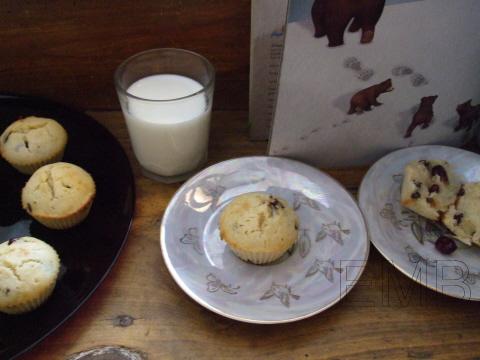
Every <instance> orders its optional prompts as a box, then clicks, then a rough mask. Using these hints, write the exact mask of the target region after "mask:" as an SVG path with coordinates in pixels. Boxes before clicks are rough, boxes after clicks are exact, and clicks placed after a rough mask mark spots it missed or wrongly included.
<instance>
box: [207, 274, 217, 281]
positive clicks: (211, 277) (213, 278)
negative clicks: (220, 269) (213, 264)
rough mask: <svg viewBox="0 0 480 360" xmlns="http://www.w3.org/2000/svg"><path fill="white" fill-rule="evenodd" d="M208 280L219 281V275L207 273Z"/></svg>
mask: <svg viewBox="0 0 480 360" xmlns="http://www.w3.org/2000/svg"><path fill="white" fill-rule="evenodd" d="M207 280H208V281H217V277H216V276H215V275H213V274H212V273H209V274H208V275H207Z"/></svg>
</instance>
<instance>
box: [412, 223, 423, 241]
mask: <svg viewBox="0 0 480 360" xmlns="http://www.w3.org/2000/svg"><path fill="white" fill-rule="evenodd" d="M410 227H411V229H412V233H413V235H414V236H415V238H416V239H417V240H418V242H419V243H420V244H422V245H423V243H424V241H423V228H422V227H421V226H420V225H419V224H418V223H417V222H416V221H414V222H412V224H411V225H410Z"/></svg>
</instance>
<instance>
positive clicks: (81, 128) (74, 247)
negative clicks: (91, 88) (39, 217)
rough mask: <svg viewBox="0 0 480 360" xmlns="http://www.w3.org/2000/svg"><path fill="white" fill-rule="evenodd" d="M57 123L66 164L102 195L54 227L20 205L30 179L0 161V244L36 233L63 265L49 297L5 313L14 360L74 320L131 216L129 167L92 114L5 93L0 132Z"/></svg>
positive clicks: (4, 349) (0, 325) (2, 320)
mask: <svg viewBox="0 0 480 360" xmlns="http://www.w3.org/2000/svg"><path fill="white" fill-rule="evenodd" d="M29 115H36V116H44V117H49V118H53V119H56V120H57V121H58V122H59V123H61V124H62V125H63V126H64V127H65V129H66V130H67V132H68V136H69V139H68V144H67V148H66V151H65V156H64V158H63V161H66V162H71V163H74V164H76V165H79V166H81V167H82V168H84V169H85V170H87V171H88V172H89V173H90V174H91V175H92V176H93V179H94V180H95V184H96V186H97V195H96V198H95V200H94V202H93V206H92V209H91V211H90V214H89V216H88V217H87V219H86V220H85V221H84V222H83V223H81V224H80V225H78V226H76V227H74V228H72V229H69V230H63V231H60V230H49V229H47V228H46V227H44V226H42V225H41V224H39V223H38V222H36V221H34V220H32V219H31V218H30V217H29V216H28V215H27V214H26V213H25V212H24V211H23V210H22V209H21V205H20V192H21V189H22V187H23V185H24V184H25V182H26V181H27V180H28V176H25V175H22V174H20V173H19V172H18V171H16V170H15V169H14V168H12V167H11V166H10V165H9V164H8V163H7V162H5V161H4V160H3V159H0V189H1V190H0V194H1V195H0V242H3V241H6V240H8V239H10V238H13V237H18V236H23V235H31V236H34V237H37V238H39V239H42V240H44V241H45V242H47V243H49V244H50V245H52V246H53V247H54V248H55V249H56V250H57V252H58V254H59V256H60V260H61V263H62V267H61V271H60V276H59V281H58V283H57V286H56V288H55V290H54V292H53V294H52V296H51V297H50V298H49V299H48V300H47V302H45V304H44V305H42V306H41V307H40V308H38V309H37V310H34V311H33V312H30V313H28V314H24V315H16V316H11V315H4V314H1V313H0V358H1V359H8V358H12V357H15V356H17V355H19V354H21V353H22V352H24V351H26V350H28V349H30V348H31V347H32V346H34V345H35V344H37V343H38V342H39V341H40V340H42V339H43V338H45V337H46V336H47V335H48V334H50V333H51V332H52V331H53V330H55V329H56V328H57V327H58V326H59V325H60V324H62V323H63V322H64V321H65V320H67V319H68V318H69V317H70V316H72V315H73V314H74V313H75V311H76V310H77V309H78V308H79V307H80V306H81V305H82V304H83V303H84V302H85V300H87V299H88V298H89V296H90V295H91V294H92V293H93V292H94V291H95V289H96V288H97V286H98V285H99V284H100V283H101V282H102V280H103V279H104V278H105V276H106V275H107V273H108V272H109V270H110V269H111V267H112V265H113V264H114V262H115V260H116V259H117V256H118V254H119V253H120V250H121V249H122V247H123V245H124V243H125V241H126V239H127V234H128V231H129V229H130V224H131V221H132V217H133V210H134V203H135V186H134V181H133V175H132V170H131V168H130V164H129V161H128V159H127V156H126V155H125V153H124V151H123V149H122V148H121V146H120V145H119V143H118V142H117V140H116V139H115V138H114V137H113V136H112V135H111V134H110V133H109V132H108V131H107V130H106V129H105V128H104V127H103V126H101V125H100V124H98V123H97V122H96V121H95V120H93V119H92V118H90V117H88V116H87V115H85V114H83V113H80V112H77V111H74V110H72V109H69V108H67V107H65V106H63V105H60V104H56V103H54V102H50V101H46V100H42V99H38V98H33V97H26V96H11V95H0V134H1V133H2V132H3V131H4V130H5V128H6V127H7V126H8V125H9V124H10V123H12V122H13V121H14V120H17V119H18V118H20V117H25V116H29Z"/></svg>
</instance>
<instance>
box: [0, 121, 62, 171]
mask: <svg viewBox="0 0 480 360" xmlns="http://www.w3.org/2000/svg"><path fill="white" fill-rule="evenodd" d="M67 139H68V137H67V132H66V131H65V129H64V128H63V127H62V126H61V125H60V124H59V123H58V122H56V121H55V120H53V119H47V118H41V117H36V116H29V117H26V118H24V119H20V120H17V121H15V122H13V123H12V124H10V125H9V126H8V127H7V128H6V129H5V131H4V132H3V133H2V135H1V136H0V153H1V155H2V157H3V158H4V159H5V160H6V161H7V162H9V163H10V164H11V165H12V166H13V167H14V168H16V169H17V170H18V171H20V172H21V173H23V174H33V172H34V171H35V170H37V169H38V168H40V167H41V166H43V165H45V164H49V163H53V162H57V161H60V160H61V159H62V157H63V152H64V150H65V146H66V145H67Z"/></svg>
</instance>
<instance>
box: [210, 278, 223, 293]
mask: <svg viewBox="0 0 480 360" xmlns="http://www.w3.org/2000/svg"><path fill="white" fill-rule="evenodd" d="M218 289H220V282H219V281H218V280H217V281H211V282H209V283H207V291H208V292H217V291H218Z"/></svg>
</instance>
